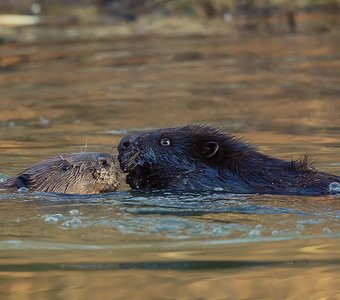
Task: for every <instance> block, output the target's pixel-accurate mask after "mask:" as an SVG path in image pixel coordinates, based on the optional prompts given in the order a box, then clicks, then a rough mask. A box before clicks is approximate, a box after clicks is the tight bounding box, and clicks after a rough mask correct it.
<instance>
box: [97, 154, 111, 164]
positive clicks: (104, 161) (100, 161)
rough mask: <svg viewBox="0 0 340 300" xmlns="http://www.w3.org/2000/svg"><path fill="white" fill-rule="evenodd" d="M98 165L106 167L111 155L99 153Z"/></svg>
mask: <svg viewBox="0 0 340 300" xmlns="http://www.w3.org/2000/svg"><path fill="white" fill-rule="evenodd" d="M97 161H98V165H99V166H101V167H108V166H109V165H110V164H111V162H112V156H111V155H109V154H105V153H101V154H99V155H98V158H97Z"/></svg>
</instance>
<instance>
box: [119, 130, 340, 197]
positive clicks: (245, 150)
mask: <svg viewBox="0 0 340 300" xmlns="http://www.w3.org/2000/svg"><path fill="white" fill-rule="evenodd" d="M118 151H119V155H118V159H119V162H120V166H121V168H122V170H123V171H124V172H126V173H128V175H127V177H126V182H127V183H128V184H129V185H130V186H131V187H132V188H133V189H139V190H153V189H171V190H220V191H225V192H229V193H249V194H251V193H260V194H297V195H322V194H329V193H330V192H331V191H330V190H331V185H334V184H335V185H337V184H339V183H340V177H339V176H337V175H332V174H328V173H324V172H319V171H317V170H316V169H315V168H314V166H313V165H312V164H311V163H310V161H309V160H308V159H307V157H305V159H303V160H301V161H291V162H289V161H283V160H281V159H277V158H273V157H270V156H267V155H265V154H262V153H260V152H258V151H256V150H255V149H254V148H253V147H251V146H250V145H248V144H247V143H245V142H243V141H241V140H240V139H238V138H236V137H234V136H232V135H229V134H227V133H223V132H221V131H219V130H217V129H214V128H210V127H208V126H204V125H190V126H185V127H177V128H163V129H158V130H154V131H149V132H144V133H139V134H135V135H130V136H126V137H124V138H123V139H122V140H121V142H120V143H119V145H118Z"/></svg>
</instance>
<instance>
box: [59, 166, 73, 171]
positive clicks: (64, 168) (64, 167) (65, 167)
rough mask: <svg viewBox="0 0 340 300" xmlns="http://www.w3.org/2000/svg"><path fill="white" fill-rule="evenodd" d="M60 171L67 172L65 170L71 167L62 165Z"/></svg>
mask: <svg viewBox="0 0 340 300" xmlns="http://www.w3.org/2000/svg"><path fill="white" fill-rule="evenodd" d="M61 169H62V170H63V171H67V170H69V169H71V165H63V166H62V167H61Z"/></svg>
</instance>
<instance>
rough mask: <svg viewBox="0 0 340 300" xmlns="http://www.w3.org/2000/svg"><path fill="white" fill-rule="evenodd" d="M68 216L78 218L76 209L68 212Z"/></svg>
mask: <svg viewBox="0 0 340 300" xmlns="http://www.w3.org/2000/svg"><path fill="white" fill-rule="evenodd" d="M69 214H70V215H71V216H79V210H78V209H71V210H70V211H69Z"/></svg>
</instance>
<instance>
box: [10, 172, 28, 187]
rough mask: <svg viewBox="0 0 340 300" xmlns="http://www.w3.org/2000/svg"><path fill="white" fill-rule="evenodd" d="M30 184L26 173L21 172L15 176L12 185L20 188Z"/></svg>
mask: <svg viewBox="0 0 340 300" xmlns="http://www.w3.org/2000/svg"><path fill="white" fill-rule="evenodd" d="M29 184H30V177H29V175H27V174H22V175H20V176H18V177H17V178H15V181H14V185H15V186H16V187H17V188H18V189H20V188H22V187H28V186H29Z"/></svg>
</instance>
